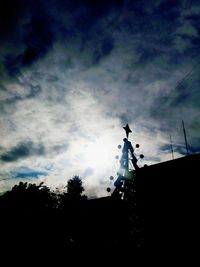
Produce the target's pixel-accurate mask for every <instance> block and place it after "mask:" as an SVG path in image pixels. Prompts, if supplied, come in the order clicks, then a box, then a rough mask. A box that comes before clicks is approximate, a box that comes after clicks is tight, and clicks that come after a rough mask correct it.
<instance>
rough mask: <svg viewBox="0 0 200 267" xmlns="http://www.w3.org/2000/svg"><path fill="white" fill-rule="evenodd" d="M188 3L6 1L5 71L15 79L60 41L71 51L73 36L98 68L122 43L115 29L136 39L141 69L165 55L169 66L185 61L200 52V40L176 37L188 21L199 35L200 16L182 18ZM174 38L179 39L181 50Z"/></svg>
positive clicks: (166, 0) (2, 22)
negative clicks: (6, 47)
mask: <svg viewBox="0 0 200 267" xmlns="http://www.w3.org/2000/svg"><path fill="white" fill-rule="evenodd" d="M190 2H191V1H180V0H179V1H170V0H160V1H155V3H150V2H149V1H122V0H121V1H120V0H118V1H117V0H112V1H104V0H103V1H102V0H101V1H100V0H96V1H89V0H77V1H72V0H68V1H61V0H51V1H48V2H44V1H41V0H36V1H24V0H14V1H11V0H8V1H4V4H5V5H2V6H3V8H2V9H1V13H2V14H1V15H2V16H0V18H1V19H0V25H3V26H2V28H1V29H0V30H1V40H0V42H2V43H4V44H8V47H10V48H9V49H7V50H5V49H3V50H2V52H1V51H0V56H1V58H2V62H3V68H4V69H5V70H6V71H7V73H8V74H9V75H11V76H13V75H17V74H19V72H20V69H21V68H24V67H28V66H29V65H30V64H32V63H34V62H35V61H37V60H38V59H41V58H42V57H43V56H44V55H45V54H46V53H47V52H48V51H49V49H50V48H52V46H53V44H55V43H56V42H57V41H59V40H60V41H62V42H64V43H65V44H66V49H67V44H68V43H69V42H70V41H71V40H72V39H73V38H75V40H76V39H77V40H79V45H80V49H82V51H83V53H84V51H85V49H87V48H88V49H89V50H90V53H92V57H93V64H96V63H98V62H99V61H100V60H101V58H103V57H104V56H107V55H108V54H109V53H110V52H111V51H112V49H113V48H114V45H115V42H116V41H118V40H114V39H116V37H115V38H114V37H113V34H114V33H115V32H117V31H118V32H121V33H122V32H124V33H128V34H130V38H133V39H135V44H134V46H135V47H133V49H135V50H136V52H137V54H138V61H137V62H136V63H137V65H138V66H140V65H144V64H148V63H149V62H151V61H153V60H154V59H156V58H158V57H164V58H165V60H166V61H168V63H172V61H173V64H174V63H175V62H176V60H177V59H178V58H179V59H178V61H177V63H178V62H179V63H181V60H182V57H183V56H185V55H187V54H188V55H191V54H192V53H194V51H196V52H197V51H198V50H199V47H200V38H199V36H191V35H187V34H186V33H184V32H179V33H177V30H178V29H179V28H180V27H181V26H182V25H183V24H184V23H185V22H186V21H187V22H188V23H190V24H191V27H193V28H194V30H196V31H197V33H199V23H198V22H199V16H198V15H197V14H194V13H192V11H191V12H190V13H189V14H188V15H183V14H182V11H183V10H184V8H188V9H189V8H190V7H191V3H190ZM196 6H197V7H198V3H196ZM8 36H9V37H8ZM97 36H99V37H100V38H97ZM176 38H179V39H178V40H179V42H178V44H177V47H176V42H174V40H175V39H176ZM185 39H189V41H188V43H187V44H185V45H186V47H185V49H184V51H180V49H179V46H180V45H181V43H183V42H185V41H184V40H185ZM15 43H16V45H14V44H15ZM10 44H12V46H10ZM83 48H84V49H83ZM164 53H165V56H164ZM66 54H67V51H66ZM157 64H158V60H157Z"/></svg>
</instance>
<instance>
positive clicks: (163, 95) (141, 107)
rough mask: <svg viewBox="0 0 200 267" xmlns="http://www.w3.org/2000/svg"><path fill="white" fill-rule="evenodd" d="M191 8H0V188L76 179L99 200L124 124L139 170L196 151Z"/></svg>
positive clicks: (69, 4)
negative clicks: (185, 145) (78, 178)
mask: <svg viewBox="0 0 200 267" xmlns="http://www.w3.org/2000/svg"><path fill="white" fill-rule="evenodd" d="M199 14H200V2H199V1H192V0H179V1H178V0H177V1H176V0H173V1H172V0H171V1H170V0H154V1H146V0H135V1H133V0H132V1H131V0H109V1H108V0H48V1H47V0H6V1H1V7H0V138H1V143H0V192H4V191H6V190H8V189H10V188H11V187H12V186H13V185H14V184H16V183H18V182H19V181H30V182H36V183H37V182H40V181H44V182H45V183H46V184H47V185H48V186H52V188H55V187H59V188H60V187H62V186H64V185H66V183H67V180H68V179H69V178H71V177H72V176H73V175H80V176H81V177H82V178H83V182H84V186H85V188H86V190H87V191H86V193H87V194H89V195H90V196H100V195H106V188H107V187H108V186H111V181H110V180H109V177H110V176H111V175H112V176H114V177H116V170H117V168H118V167H119V164H118V160H117V159H115V156H116V155H119V156H120V150H119V149H118V148H117V146H118V145H119V144H122V139H123V137H124V130H123V128H122V127H123V126H125V125H126V123H129V125H130V127H131V129H132V131H133V133H132V134H131V135H130V140H131V141H132V142H133V144H136V143H139V144H140V148H139V149H136V150H135V153H136V155H137V156H139V154H144V156H145V157H144V159H143V160H139V164H140V166H143V165H144V164H153V163H156V162H162V161H166V160H170V159H171V158H172V156H171V153H170V138H169V135H171V136H172V140H173V143H174V156H175V158H178V157H181V156H183V155H185V147H184V137H183V132H182V124H181V123H182V120H184V123H185V126H186V131H187V137H188V143H189V149H190V153H197V152H199V151H200V120H199V118H200V75H199V73H200V56H199V49H200V15H199Z"/></svg>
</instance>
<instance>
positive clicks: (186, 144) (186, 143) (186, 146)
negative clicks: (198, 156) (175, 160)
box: [182, 120, 189, 156]
mask: <svg viewBox="0 0 200 267" xmlns="http://www.w3.org/2000/svg"><path fill="white" fill-rule="evenodd" d="M182 125H183V133H184V138H185V148H186V151H187V156H188V155H189V149H188V142H187V136H186V131H185V125H184V121H183V120H182Z"/></svg>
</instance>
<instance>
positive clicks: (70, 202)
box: [0, 176, 137, 258]
mask: <svg viewBox="0 0 200 267" xmlns="http://www.w3.org/2000/svg"><path fill="white" fill-rule="evenodd" d="M83 193H84V187H83V184H82V180H81V178H80V177H79V176H74V177H73V178H72V179H70V180H69V181H68V183H67V185H66V187H65V190H64V191H63V192H59V191H52V190H50V189H49V188H48V187H47V186H45V185H44V184H43V183H40V184H39V185H36V184H31V183H26V182H25V183H24V182H20V183H19V184H18V185H15V186H14V187H13V188H12V189H11V190H10V191H8V192H6V193H5V194H4V195H2V196H1V197H0V214H1V220H0V224H1V225H0V227H1V229H3V231H2V234H1V244H2V245H3V250H4V251H18V254H19V255H20V253H21V252H22V251H23V253H26V254H27V255H28V254H29V253H30V252H31V253H33V254H34V253H35V256H36V257H37V255H40V253H44V251H46V252H47V253H48V255H57V257H58V258H59V257H64V256H67V257H69V258H70V257H72V255H74V253H76V252H77V251H79V252H80V251H82V250H87V251H91V250H98V251H99V250H103V251H104V252H106V251H110V250H113V251H114V250H117V249H118V248H120V250H122V249H125V248H127V247H129V246H130V247H133V248H137V240H135V239H134V238H133V237H135V235H133V234H132V233H131V231H133V230H134V227H135V226H134V218H133V215H134V214H133V213H132V209H131V208H129V204H127V203H125V202H124V201H122V200H120V199H115V198H112V197H106V198H100V199H93V200H90V199H88V198H87V196H86V195H84V194H83ZM130 213H132V214H130Z"/></svg>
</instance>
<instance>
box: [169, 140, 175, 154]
mask: <svg viewBox="0 0 200 267" xmlns="http://www.w3.org/2000/svg"><path fill="white" fill-rule="evenodd" d="M169 137H170V142H171V151H172V159H174V151H173V144H172V137H171V135H169Z"/></svg>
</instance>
